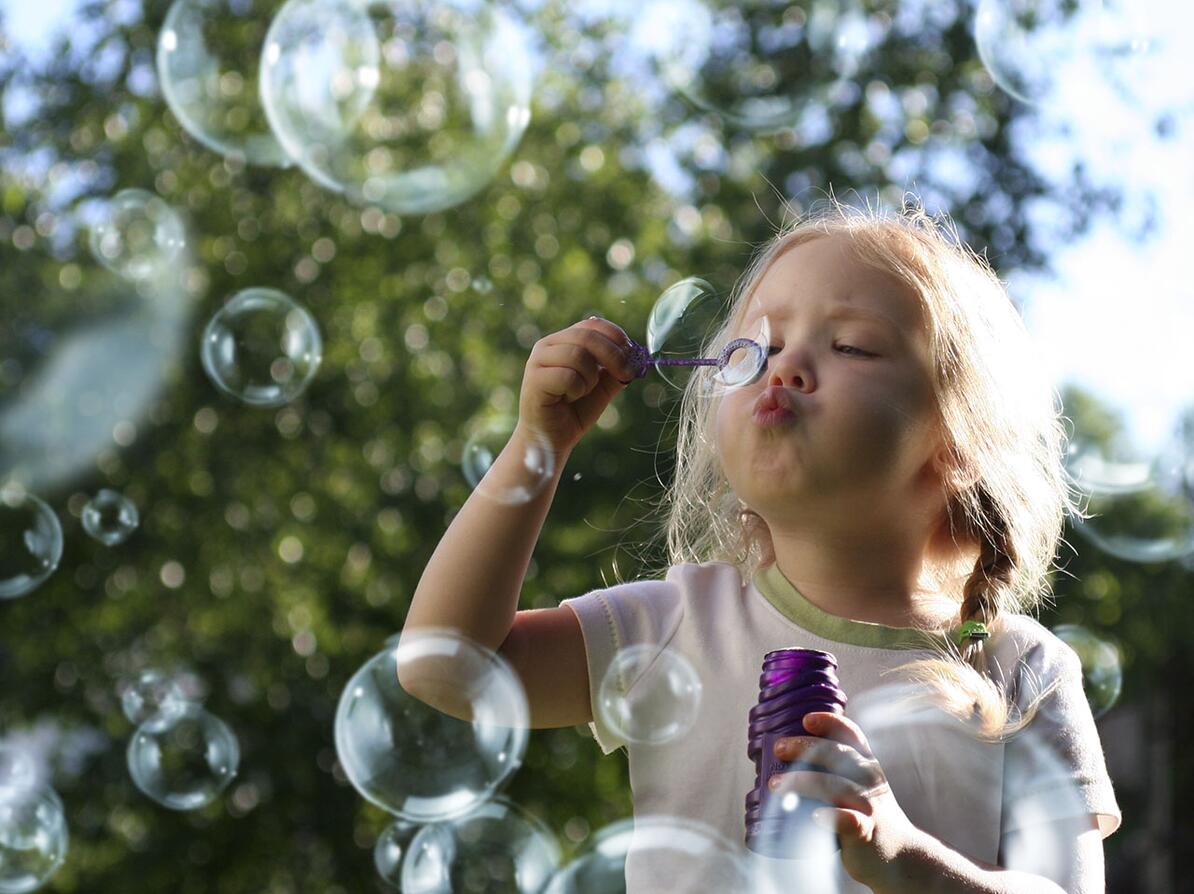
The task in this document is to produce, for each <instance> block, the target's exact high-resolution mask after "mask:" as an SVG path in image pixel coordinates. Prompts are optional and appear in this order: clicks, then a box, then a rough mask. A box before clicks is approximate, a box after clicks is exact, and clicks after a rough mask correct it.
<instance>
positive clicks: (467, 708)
mask: <svg viewBox="0 0 1194 894" xmlns="http://www.w3.org/2000/svg"><path fill="white" fill-rule="evenodd" d="M412 693H417V695H415V694H412ZM335 734H336V755H337V756H338V757H339V759H340V763H341V765H342V766H343V767H344V772H345V773H346V774H347V775H348V780H349V782H351V783H352V785H353V786H354V787H355V788H356V789H357V791H358V792H360V793H361V795H362V796H363V797H364V798H365V799H366V800H368V801H371V802H372V803H374V804H376V805H377V806H379V807H381V808H382V809H383V810H386V811H389V812H390V813H392V814H394V815H395V816H397V817H399V818H401V819H404V820H408V821H410V822H414V823H426V822H438V821H441V820H446V819H450V818H452V817H457V816H461V815H463V814H466V813H468V812H469V811H471V810H474V809H476V808H477V807H478V806H479V805H481V804H483V803H486V802H487V801H489V800H490V799H491V798H492V797H493V796H494V795H495V793H496V792H497V791H498V790H499V789H500V788H501V787H502V786H503V785H504V784H505V783H506V782H507V781H508V780H509V778H510V776H511V774H513V773H514V771H515V770H517V769H518V767H519V766H520V765H521V763H522V758H523V754H524V753H525V751H526V744H527V734H528V708H527V702H526V694H525V692H523V689H522V686H521V684H520V682H519V680H518V677H517V676H516V675H515V673H514V672H513V670H511V668H510V666H509V665H508V664H507V663H506V662H505V660H504V659H503V658H501V656H499V655H497V654H496V653H494V652H492V651H490V650H488V649H486V648H485V647H483V646H480V645H478V644H476V643H473V642H472V641H470V640H468V639H465V638H464V637H462V636H460V635H459V634H458V633H456V632H454V631H451V630H446V629H445V630H441V629H438V628H421V629H419V630H416V631H412V632H409V633H406V634H403V636H402V638H401V640H400V641H399V642H398V643H393V642H392V645H391V646H390V647H388V648H386V649H385V650H384V651H382V652H379V653H378V654H376V655H374V656H373V657H372V658H371V659H369V661H367V662H366V663H365V665H364V666H363V667H361V668H360V670H358V671H357V672H356V673H355V674H354V675H353V677H352V679H350V680H349V681H348V684H347V685H346V686H345V687H344V691H343V693H342V694H341V696H340V702H339V705H338V706H337V708H336V721H335Z"/></svg>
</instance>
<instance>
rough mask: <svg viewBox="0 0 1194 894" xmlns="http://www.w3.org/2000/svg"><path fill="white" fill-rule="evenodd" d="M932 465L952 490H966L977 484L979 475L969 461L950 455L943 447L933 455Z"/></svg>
mask: <svg viewBox="0 0 1194 894" xmlns="http://www.w3.org/2000/svg"><path fill="white" fill-rule="evenodd" d="M933 467H934V468H935V469H936V470H937V474H938V475H939V476H940V478H941V480H942V481H944V482H946V484H947V485H948V486H949V488H950V489H951V490H952V491H963V490H967V489H969V488H971V487H973V486H974V485H975V484H977V483H978V481H979V479H980V477H981V476H980V475H979V474H978V471H977V470H976V469H974V468H973V467H972V466H971V465H970V464H969V463H967V462H965V461H959V460H958V459H957V458H956V457H953V456H951V455H950V451H949V450H948V449H947V448H944V447H943V448H942V449H940V450H938V451H937V453H936V454H935V455H934V457H933Z"/></svg>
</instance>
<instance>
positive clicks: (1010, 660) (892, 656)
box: [561, 562, 1121, 894]
mask: <svg viewBox="0 0 1194 894" xmlns="http://www.w3.org/2000/svg"><path fill="white" fill-rule="evenodd" d="M561 604H563V605H567V606H568V607H569V608H571V609H572V611H573V612H575V614H576V616H577V618H578V619H579V620H580V626H581V630H582V632H583V636H584V641H585V650H586V653H587V662H588V669H589V682H590V690H591V697H592V706H593V718H594V719H593V722H592V723H590V724H589V727H590V729H591V731H592V733H593V736H594V738H595V739H596V740H597V743H598V744H599V745H600V747H601V749H602V751H603V752H604V753H605V754H610V753H612V752H613V751H615V750H616V749H618V748H619V747H625V748H626V750H627V754H628V760H629V768H630V784H631V788H632V797H633V805H634V814H635V817H636V818H638V817H645V816H668V817H681V818H684V819H685V820H695V821H697V822H699V823H703V824H705V825H706V826H707V827H709V828H710V830H711V831H713V832H715V833H717V835H719V836H720V839H721V842H722V844H723V845H725V846H727V847H730V848H733V849H734V850H735V852H736V853H738V854H739V855H740V856H741V857H742V858H743V859H746V860H748V861H751V862H752V863H753V864H756V865H761V864H764V863H769V861H768V860H767V858H763V857H757V856H756V855H754V854H753V853H752V852H750V851H748V850H747V849H746V848H745V845H744V837H745V823H744V814H745V798H746V794H747V793H748V792H749V791H750V790H751V789H752V788H753V787H754V781H755V766H754V761H753V760H752V759H750V758H749V757H748V756H747V714H748V712H749V710H750V708H752V707H753V706H754V705H755V704H756V703H757V701H758V694H759V674H760V671H761V668H762V662H763V656H764V655H765V654H766V653H767V652H769V651H772V650H774V649H783V648H794V647H798V648H810V649H821V650H824V651H827V652H832V653H833V654H834V655H835V656H836V658H837V663H838V679H839V681H840V685H841V688H842V690H843V691H844V692H845V694H846V696H847V699H848V702H847V706H846V710H845V713H846V716H848V717H850V718H851V719H852V720H854V721H855V722H857V723H858V724H859V726H860V727H861V728H862V730H863V732H864V734H866V736H867V739H868V741H869V743H870V746H871V749H872V750H873V752H874V754H875V757H876V759H877V760H878V762H879V764H880V766H881V767H882V768H883V771H884V774H885V775H886V777H887V780H888V782H889V783H890V785H891V789H892V791H893V792H894V794H895V796H896V800H897V801H898V802H899V804H900V807H901V808H902V809H903V811H904V813H905V814H906V815H907V816H908V818H909V819H910V820H911V821H912V823H913V824H914V825H916V826H917V827H918V828H920V829H922V830H924V831H926V832H928V833H929V834H931V835H933V836H935V837H936V838H938V839H940V840H941V841H943V842H945V843H946V844H947V845H949V846H950V847H952V848H953V849H955V850H957V851H958V852H960V853H962V854H964V855H966V856H968V857H970V858H972V859H977V860H981V861H984V862H986V863H992V864H998V865H1003V866H1008V865H1014V864H1011V863H1009V862H1000V858H1001V856H1005V857H1006V855H1001V851H1000V843H1001V842H1000V838H1001V836H1002V835H1004V834H1006V833H1008V832H1010V831H1013V830H1015V829H1018V828H1019V829H1023V828H1026V827H1029V826H1032V825H1033V824H1035V823H1039V822H1041V821H1047V820H1050V819H1061V818H1065V817H1080V816H1082V815H1084V814H1092V815H1094V816H1095V817H1096V818H1097V821H1098V824H1099V828H1100V830H1101V832H1102V834H1103V836H1104V837H1106V836H1107V835H1110V834H1111V833H1112V832H1114V831H1115V830H1116V828H1118V826H1119V824H1120V821H1121V813H1120V810H1119V806H1118V804H1117V803H1116V800H1115V793H1114V791H1113V789H1112V785H1111V780H1110V777H1109V776H1108V774H1107V769H1106V762H1105V759H1104V757H1103V751H1102V746H1101V743H1100V741H1099V736H1098V731H1097V729H1096V727H1095V723H1094V718H1093V716H1092V714H1091V710H1090V707H1089V705H1088V703H1087V701H1086V698H1085V695H1084V693H1083V688H1082V671H1081V664H1080V662H1079V660H1078V656H1077V655H1076V653H1075V652H1074V651H1073V650H1072V649H1070V648H1069V647H1068V646H1066V645H1065V643H1063V642H1062V641H1061V640H1060V639H1058V638H1057V637H1056V636H1054V635H1053V634H1052V633H1050V632H1049V631H1048V630H1047V629H1046V628H1045V627H1043V626H1042V625H1041V624H1040V623H1038V622H1037V621H1035V620H1034V619H1032V618H1029V617H1027V616H1024V615H1012V616H1007V615H1003V616H1001V618H1000V626H999V627H998V629H997V631H996V632H995V633H994V634H993V635H992V637H991V638H990V639H988V640H987V641H986V644H985V648H986V650H987V654H988V656H989V658H988V662H989V664H990V666H991V668H992V671H993V673H992V676H993V677H994V678H995V679H997V680H999V681H1000V682H1004V681H1007V680H1008V679H1010V680H1011V681H1012V682H1011V689H1010V691H1011V692H1012V693H1014V694H1015V695H1014V697H1015V699H1016V702H1017V704H1019V705H1021V707H1024V706H1026V705H1027V704H1028V702H1029V701H1030V700H1031V697H1032V695H1033V694H1035V693H1037V692H1039V691H1040V690H1041V688H1042V684H1043V683H1047V682H1049V681H1051V680H1053V679H1054V678H1056V677H1060V678H1061V681H1062V682H1061V684H1060V685H1059V687H1058V688H1057V689H1056V690H1055V691H1054V692H1053V693H1052V694H1051V695H1050V696H1049V697H1048V698H1047V699H1046V700H1045V701H1044V702H1043V703H1042V708H1041V710H1040V712H1039V713H1038V714H1037V716H1036V719H1035V720H1034V721H1033V722H1032V723H1031V724H1030V725H1029V726H1028V728H1027V729H1026V730H1025V731H1024V733H1022V734H1021V735H1020V736H1017V737H1014V738H1012V739H1010V740H1009V741H1007V742H999V743H990V742H980V741H978V740H977V739H975V738H974V737H973V736H971V735H969V734H968V733H966V732H965V731H964V729H963V727H962V725H961V724H960V723H958V722H957V721H952V722H951V721H949V720H947V719H946V715H945V714H944V713H943V712H941V711H940V710H939V709H936V708H932V709H928V708H924V707H919V708H917V707H912V706H911V705H910V703H908V702H901V700H900V697H899V695H900V692H901V690H900V689H899V686H901V685H904V686H907V685H908V684H907V683H906V682H905V683H903V684H901V683H900V681H899V674H898V668H899V667H900V666H901V665H903V664H904V663H906V662H908V661H911V660H914V659H918V658H926V657H934V656H933V653H932V652H931V651H930V650H929V649H928V648H926V646H925V639H924V637H930V636H932V635H931V634H927V633H925V632H922V631H917V630H912V629H909V628H898V627H887V626H884V625H881V624H873V623H869V622H864V621H854V620H850V619H848V618H841V617H838V616H836V615H831V614H829V613H827V612H824V611H823V610H821V609H819V608H818V607H817V606H815V605H813V604H812V603H811V602H809V601H808V600H807V599H805V598H804V597H803V596H802V595H801V594H800V593H799V592H797V590H796V588H795V587H794V586H793V585H792V584H791V582H789V581H788V580H787V578H785V577H784V576H783V574H782V572H780V571H779V569H778V567H777V566H776V565H774V564H772V565H769V566H766V567H765V568H763V569H762V570H761V571H759V573H758V574H756V575H755V578H754V580H753V581H752V582H751V583H749V584H748V583H744V582H743V580H742V576H741V574H740V573H739V571H738V569H737V567H736V566H734V565H732V564H729V563H726V562H707V563H702V564H683V565H674V566H672V567H671V568H670V569H669V571H668V574H667V577H666V578H665V579H664V580H646V581H633V582H629V583H624V584H618V585H616V586H613V587H609V588H605V589H601V590H594V591H592V592H589V593H586V594H585V595H584V596H579V597H576V598H572V599H566V600H564V601H563V602H562V603H561ZM634 645H647V646H650V647H652V648H653V649H655V650H658V651H660V652H663V651H664V650H670V651H671V652H672V653H673V656H675V657H678V658H683V659H686V660H687V662H688V664H689V665H691V667H692V668H693V669H694V670H695V671H696V673H697V674H698V675H699V678H700V681H701V696H700V701H699V705H698V706H697V707H696V708H695V722H694V723H693V725H692V727H691V729H689V731H688V732H687V733H685V734H683V735H681V736H678V737H676V738H675V739H673V740H670V741H667V742H664V743H662V744H657V745H652V744H643V743H641V742H635V741H631V742H626V741H624V740H623V738H622V737H621V736H620V735H619V734H618V732H617V731H616V730H615V729H613V728H611V726H610V725H609V723H608V722H607V720H608V718H606V717H603V716H602V712H601V710H600V706H599V700H598V691H599V689H600V687H601V684H602V680H603V679H604V678H605V676H606V671H607V670H608V669H609V667H610V664H611V662H612V661H613V660H614V656H615V655H616V654H618V653H619V652H620V651H621V650H623V649H626V648H627V647H629V646H634ZM680 663H683V662H680ZM666 664H667V662H650V663H649V665H648V666H647V670H646V671H645V673H646V674H650V673H653V672H656V671H657V670H658V669H659V668H660V667H664V666H666ZM885 672H892V673H888V674H887V675H886V676H885ZM638 682H639V685H643V684H644V683H645V684H646V686H647V687H648V688H649V687H650V685H651V681H650V680H647V679H642V680H639V681H638ZM640 691H641V690H640ZM904 691H906V690H904ZM922 703H923V700H922ZM764 784H765V781H764ZM1041 828H1042V827H1040V826H1038V827H1037V829H1038V830H1039V829H1041ZM1043 828H1045V829H1048V827H1047V826H1046V827H1043ZM1035 831H1036V830H1034V832H1035ZM1031 838H1032V840H1034V841H1039V842H1040V845H1039V846H1040V847H1042V848H1045V847H1047V844H1048V841H1047V835H1046V836H1044V838H1041V837H1039V836H1036V835H1034V836H1032V837H1031ZM646 856H647V855H640V860H641V859H645V857H646ZM794 862H795V863H802V862H804V861H788V860H783V861H777V862H776V863H775V864H774V865H777V866H779V865H782V866H789V865H793V864H794ZM838 863H840V860H839V861H838ZM682 869H683V870H684V871H683V875H684V876H685V877H687V878H689V879H691V880H692V881H691V882H689V883H688V884H689V885H690V887H685V883H682V882H680V881H679V880H673V881H672V882H671V883H670V885H669V887H670V890H672V891H688V890H692V891H703V890H708V889H709V888H708V885H709V883H710V882H709V879H710V877H711V876H710V875H709V874H708V873H716V872H717V869H716V867H713V866H712V865H710V866H709V867H706V869H707V871H706V869H703V868H702V867H701V865H700V860H699V859H689V860H688V861H687V862H686V863H685V866H684V867H682ZM653 872H654V874H649V873H648V871H647V867H645V866H643V865H642V864H641V862H640V865H639V869H638V870H636V868H635V848H634V846H633V845H632V846H631V852H630V856H629V857H628V859H627V863H626V881H627V892H628V894H636V892H646V891H651V890H653V886H652V885H651V884H648V883H646V882H644V881H643V880H644V879H647V878H648V877H650V878H656V877H662V876H660V875H659V874H658V867H656V868H655V870H654V871H653ZM824 872H825V869H824V867H822V870H821V875H822V876H823V875H824ZM638 873H641V874H639V875H638V878H639V883H638V884H636V882H635V877H636V874H638ZM837 874H838V878H837V879H836V882H835V883H834V884H832V885H830V886H829V887H828V888H825V890H831V891H834V892H840V894H846V892H855V891H858V892H861V891H865V890H866V889H865V888H864V887H862V886H860V885H857V884H856V883H855V882H854V881H853V880H852V879H851V878H849V876H847V875H845V873H844V871H841V870H840V866H838V872H837Z"/></svg>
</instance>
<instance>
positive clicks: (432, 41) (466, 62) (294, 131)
mask: <svg viewBox="0 0 1194 894" xmlns="http://www.w3.org/2000/svg"><path fill="white" fill-rule="evenodd" d="M532 81H533V74H532V57H531V54H530V35H529V33H528V32H527V30H526V29H525V28H524V27H523V26H522V24H521V23H520V22H519V21H518V20H517V19H516V18H515V15H514V12H513V10H512V9H511V8H510V7H509V5H507V4H499V3H490V2H473V0H433V2H427V3H393V2H388V0H362V2H345V0H289V2H288V3H286V5H285V6H283V7H282V9H281V10H280V11H279V12H278V14H277V15H276V16H275V17H274V20H273V23H272V24H271V26H270V29H269V33H268V35H267V37H266V43H265V51H264V55H263V57H262V70H261V98H262V103H263V104H264V106H265V111H266V115H267V116H268V118H269V122H270V125H271V126H272V128H273V131H274V133H275V134H276V135H277V137H278V140H279V141H280V142H281V143H282V145H283V146H284V147H285V149H286V151H287V152H288V153H289V154H290V155H291V156H292V157H293V158H294V159H295V161H296V162H297V163H298V164H299V165H300V166H301V167H302V168H303V170H304V171H305V172H306V173H307V174H308V175H309V176H310V177H311V178H312V179H313V180H315V181H316V182H317V183H319V184H321V185H323V186H325V187H327V188H328V189H333V190H336V191H339V192H344V193H346V194H347V195H348V196H349V198H350V199H352V200H353V201H355V202H357V203H358V204H372V205H379V206H381V207H384V208H386V209H388V210H390V211H395V212H397V213H399V214H426V213H428V212H431V211H437V210H442V209H444V208H448V207H451V206H453V205H457V204H459V203H460V202H463V201H465V200H466V199H468V198H469V197H471V196H472V195H474V194H475V193H477V192H478V191H479V190H480V189H481V188H482V187H484V186H485V185H486V184H487V183H488V182H489V181H490V180H491V179H492V178H493V176H494V175H495V174H496V173H497V172H498V170H500V169H501V167H502V165H504V164H505V162H506V160H507V159H508V158H509V156H510V155H511V154H512V153H513V151H514V149H515V147H517V145H518V143H519V141H520V140H521V138H522V133H523V131H524V130H525V129H526V126H527V124H528V122H529V121H530V98H531V86H532Z"/></svg>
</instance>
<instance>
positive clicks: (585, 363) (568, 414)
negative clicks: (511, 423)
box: [518, 317, 635, 457]
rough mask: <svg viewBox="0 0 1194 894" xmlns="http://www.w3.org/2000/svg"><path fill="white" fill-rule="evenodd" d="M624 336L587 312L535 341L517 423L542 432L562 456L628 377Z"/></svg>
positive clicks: (630, 374)
mask: <svg viewBox="0 0 1194 894" xmlns="http://www.w3.org/2000/svg"><path fill="white" fill-rule="evenodd" d="M634 373H635V371H634V368H633V367H632V366H631V361H630V339H629V337H628V336H627V335H626V333H625V331H623V330H622V328H621V327H620V326H618V325H616V324H614V323H611V322H610V321H609V320H605V319H602V318H600V317H590V318H589V319H587V320H581V321H580V322H579V323H574V324H573V325H571V326H569V327H568V328H567V329H562V330H560V331H559V332H553V333H551V334H550V335H545V336H543V338H541V339H539V340H538V341H537V342H535V345H534V347H532V348H531V355H530V357H529V358H528V360H527V365H526V372H525V373H524V374H523V378H522V390H521V392H520V394H519V397H518V427H519V428H521V429H523V430H524V431H528V432H530V433H532V434H533V435H534V436H536V437H537V438H545V439H546V440H547V441H548V443H549V444H550V445H551V446H552V448H553V449H554V450H555V453H556V456H557V457H563V456H565V455H566V454H568V453H569V452H571V450H572V448H573V447H575V446H576V445H577V443H578V442H579V441H580V439H581V438H582V437H583V436H584V434H585V432H587V431H588V430H589V429H590V428H592V427H593V424H594V423H596V421H597V419H598V418H599V417H600V416H601V414H602V412H604V411H605V408H606V407H607V406H609V403H610V401H612V400H613V399H614V398H615V397H616V396H617V395H618V394H619V393H621V391H622V389H623V388H625V387H626V386H627V385H629V384H630V382H632V381H633V380H634Z"/></svg>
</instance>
